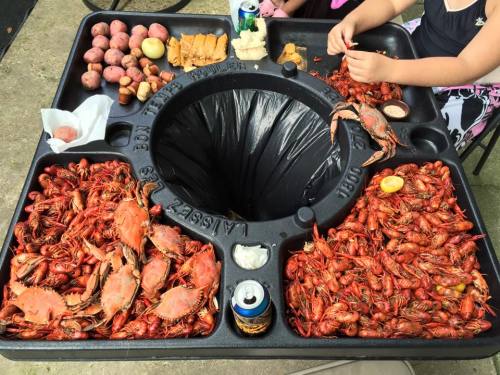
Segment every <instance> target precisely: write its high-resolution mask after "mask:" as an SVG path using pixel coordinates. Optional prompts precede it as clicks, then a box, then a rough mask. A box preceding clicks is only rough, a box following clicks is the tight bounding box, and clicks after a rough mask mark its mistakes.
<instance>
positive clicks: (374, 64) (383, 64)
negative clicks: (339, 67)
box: [345, 50, 396, 83]
mask: <svg viewBox="0 0 500 375" xmlns="http://www.w3.org/2000/svg"><path fill="white" fill-rule="evenodd" d="M345 55H346V59H347V65H348V66H349V73H350V74H351V77H352V79H354V80H356V81H359V82H367V83H371V82H382V81H387V82H391V73H392V71H393V69H394V64H395V62H396V60H394V59H391V58H390V57H387V56H384V55H382V54H380V53H375V52H365V51H355V50H347V51H346V52H345Z"/></svg>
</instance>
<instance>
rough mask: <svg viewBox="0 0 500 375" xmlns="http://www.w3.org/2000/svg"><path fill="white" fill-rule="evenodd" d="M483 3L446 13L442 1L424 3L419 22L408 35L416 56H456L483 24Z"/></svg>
mask: <svg viewBox="0 0 500 375" xmlns="http://www.w3.org/2000/svg"><path fill="white" fill-rule="evenodd" d="M485 5H486V0H477V1H476V2H475V3H473V4H471V5H469V6H468V7H467V8H465V9H462V10H459V11H450V12H449V11H447V10H446V5H445V3H444V0H425V1H424V10H425V13H424V15H423V16H422V23H421V24H420V26H419V27H417V28H416V29H415V31H414V32H413V34H412V39H413V42H414V43H415V47H416V48H417V51H418V54H419V56H420V57H431V56H453V57H455V56H458V55H459V54H460V52H461V51H462V49H464V47H465V46H466V45H467V44H468V43H469V42H470V41H471V40H472V39H473V38H474V37H475V36H476V34H477V33H478V32H479V30H481V27H482V26H483V25H484V23H485V22H486V14H485Z"/></svg>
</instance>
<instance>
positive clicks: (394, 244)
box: [385, 238, 400, 253]
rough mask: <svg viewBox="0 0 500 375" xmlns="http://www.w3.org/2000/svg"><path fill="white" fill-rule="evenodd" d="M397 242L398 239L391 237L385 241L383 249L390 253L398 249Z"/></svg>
mask: <svg viewBox="0 0 500 375" xmlns="http://www.w3.org/2000/svg"><path fill="white" fill-rule="evenodd" d="M399 242H400V241H399V240H398V239H397V238H393V239H391V240H389V242H387V244H386V245H385V249H386V250H387V251H388V252H390V253H394V252H395V251H396V250H397V249H398V246H399Z"/></svg>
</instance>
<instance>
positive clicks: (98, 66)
mask: <svg viewBox="0 0 500 375" xmlns="http://www.w3.org/2000/svg"><path fill="white" fill-rule="evenodd" d="M87 70H88V71H89V72H90V71H91V70H94V71H96V72H97V73H99V76H100V75H101V74H102V64H101V63H89V64H88V65H87Z"/></svg>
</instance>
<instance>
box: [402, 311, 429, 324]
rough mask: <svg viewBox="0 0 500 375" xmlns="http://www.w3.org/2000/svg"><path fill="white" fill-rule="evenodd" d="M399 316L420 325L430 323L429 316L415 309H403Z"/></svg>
mask: <svg viewBox="0 0 500 375" xmlns="http://www.w3.org/2000/svg"><path fill="white" fill-rule="evenodd" d="M400 316H401V317H402V318H405V319H407V320H410V321H417V322H422V323H427V322H430V321H431V319H432V316H431V314H429V313H428V312H425V311H420V310H417V309H411V308H404V309H401V311H400Z"/></svg>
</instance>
